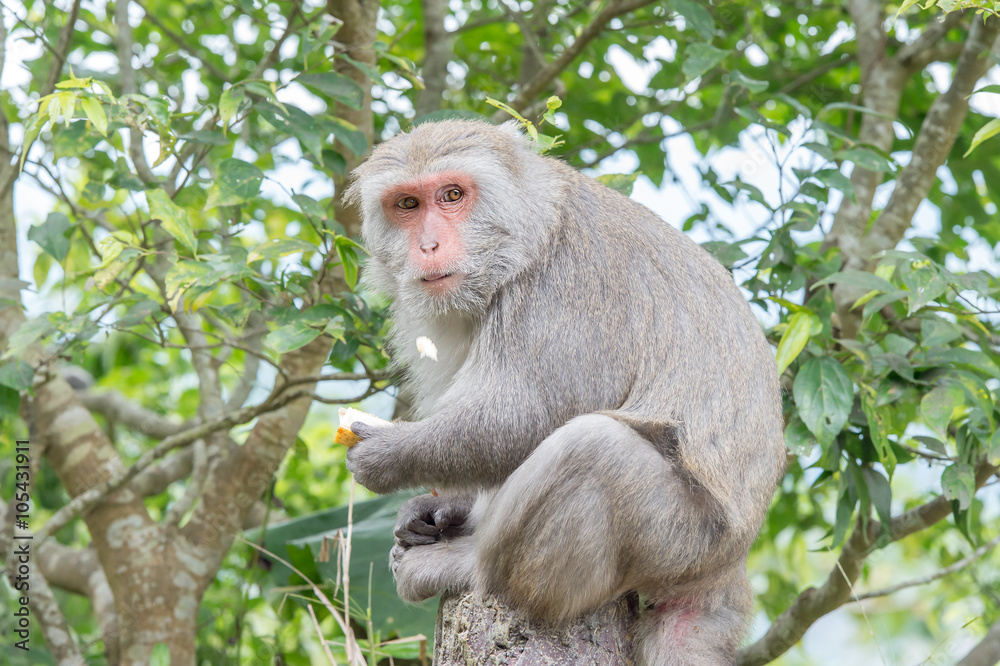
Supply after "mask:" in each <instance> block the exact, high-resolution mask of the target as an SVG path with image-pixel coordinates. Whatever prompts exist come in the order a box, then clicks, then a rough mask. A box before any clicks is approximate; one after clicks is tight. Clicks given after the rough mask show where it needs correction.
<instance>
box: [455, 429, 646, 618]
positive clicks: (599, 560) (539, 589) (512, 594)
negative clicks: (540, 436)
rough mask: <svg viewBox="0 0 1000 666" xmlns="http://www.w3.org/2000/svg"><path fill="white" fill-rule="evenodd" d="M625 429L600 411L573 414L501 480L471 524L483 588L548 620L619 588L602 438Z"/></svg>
mask: <svg viewBox="0 0 1000 666" xmlns="http://www.w3.org/2000/svg"><path fill="white" fill-rule="evenodd" d="M626 430H627V428H625V427H624V426H622V425H621V424H619V423H617V422H616V421H614V420H613V419H611V418H608V417H605V416H597V415H588V416H583V417H579V418H576V419H573V420H572V421H570V422H569V423H567V424H566V425H565V426H563V427H562V428H560V429H559V430H557V431H556V432H555V433H553V434H552V435H551V436H550V437H548V438H547V439H546V440H545V441H543V442H542V443H541V444H540V445H539V447H538V449H537V450H536V451H535V452H534V453H533V454H532V455H531V456H530V457H529V458H528V459H527V460H526V461H525V462H524V464H522V465H521V467H519V468H518V469H517V470H516V471H515V472H514V473H513V474H512V475H511V476H510V477H509V478H508V479H507V481H506V482H505V483H504V485H503V486H502V487H501V488H500V490H499V492H498V493H497V494H496V496H495V497H494V498H493V501H492V502H491V503H490V505H489V507H488V510H487V512H486V515H484V516H483V518H482V519H481V521H480V523H479V524H478V525H477V527H476V530H477V531H476V537H475V538H476V581H477V584H478V586H479V587H480V589H481V590H482V591H484V592H487V593H492V594H498V595H500V596H502V597H504V598H506V599H507V600H509V601H511V602H512V603H514V604H515V605H516V606H517V607H519V608H522V609H525V610H527V611H528V612H529V613H530V614H532V615H533V616H535V617H539V618H543V619H547V620H555V621H563V620H568V619H571V618H575V617H578V616H580V615H582V614H584V613H586V612H589V611H591V610H593V609H595V608H597V607H599V606H601V605H603V604H605V603H607V602H608V601H611V600H612V599H614V598H615V597H616V596H618V595H619V594H620V593H621V592H623V591H624V590H622V589H620V588H621V584H620V583H621V578H620V569H621V568H620V566H619V554H618V539H616V538H615V536H614V534H613V532H612V530H611V526H612V525H613V523H614V520H615V518H614V510H615V508H614V507H615V503H616V500H615V497H614V495H615V486H614V484H608V483H606V476H607V472H608V467H609V466H613V459H614V457H615V454H614V453H609V452H608V447H610V448H612V449H613V448H615V443H614V442H609V438H610V439H612V440H613V439H620V438H622V437H627V436H628V432H626ZM602 479H604V481H602ZM582 572H586V577H587V580H586V584H581V579H580V575H581V573H582Z"/></svg>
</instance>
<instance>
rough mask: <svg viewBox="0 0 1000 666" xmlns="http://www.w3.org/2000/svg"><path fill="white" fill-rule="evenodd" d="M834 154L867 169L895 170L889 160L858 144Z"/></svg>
mask: <svg viewBox="0 0 1000 666" xmlns="http://www.w3.org/2000/svg"><path fill="white" fill-rule="evenodd" d="M836 156H837V157H838V158H839V159H842V160H847V161H849V162H854V164H855V165H856V166H857V167H858V168H861V169H867V170H868V171H878V172H881V173H892V172H893V171H894V170H895V169H894V167H893V163H892V162H891V161H890V160H888V159H886V158H885V157H883V156H882V155H879V154H878V153H876V152H875V151H874V150H871V149H870V148H862V147H860V146H859V147H857V148H848V149H847V150H838V151H837V152H836Z"/></svg>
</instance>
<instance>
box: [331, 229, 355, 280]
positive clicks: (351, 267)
mask: <svg viewBox="0 0 1000 666" xmlns="http://www.w3.org/2000/svg"><path fill="white" fill-rule="evenodd" d="M334 245H335V246H336V247H337V254H338V255H339V256H340V262H341V264H342V265H343V267H344V280H345V281H346V282H347V286H348V287H350V288H351V289H354V287H355V285H357V283H358V254H357V252H356V251H355V247H356V245H357V244H356V243H354V242H353V241H351V239H349V238H347V237H346V236H337V240H336V241H335V242H334Z"/></svg>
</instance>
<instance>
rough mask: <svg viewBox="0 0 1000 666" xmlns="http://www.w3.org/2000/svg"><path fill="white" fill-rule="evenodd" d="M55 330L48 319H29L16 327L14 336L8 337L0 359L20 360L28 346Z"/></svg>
mask: <svg viewBox="0 0 1000 666" xmlns="http://www.w3.org/2000/svg"><path fill="white" fill-rule="evenodd" d="M55 330H56V327H55V324H53V323H52V322H51V321H49V318H48V317H38V318H37V319H29V320H28V321H26V322H24V323H22V324H21V326H20V327H18V329H17V330H16V331H15V332H14V335H12V336H10V340H9V341H8V343H7V349H6V350H5V351H4V353H3V355H2V356H0V359H8V358H20V357H21V355H23V354H24V351H25V350H26V349H27V348H28V347H29V346H31V345H32V344H34V343H35V342H36V341H38V340H40V339H42V338H44V337H45V336H47V335H49V334H51V333H54V332H55Z"/></svg>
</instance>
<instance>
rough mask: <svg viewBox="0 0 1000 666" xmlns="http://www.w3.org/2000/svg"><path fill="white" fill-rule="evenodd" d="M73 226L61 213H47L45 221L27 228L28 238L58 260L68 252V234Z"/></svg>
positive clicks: (63, 257) (60, 260)
mask: <svg viewBox="0 0 1000 666" xmlns="http://www.w3.org/2000/svg"><path fill="white" fill-rule="evenodd" d="M72 231H73V226H72V225H71V224H70V223H69V218H67V217H66V216H65V215H63V214H62V213H49V216H48V217H47V218H45V222H43V223H41V224H39V225H38V226H36V227H31V228H30V229H28V240H30V241H35V242H36V243H38V244H39V245H41V246H42V250H44V251H45V253H46V254H48V255H50V256H51V257H52V258H53V259H55V260H56V261H58V262H62V260H63V259H65V258H66V255H67V254H68V253H69V236H70V233H71V232H72Z"/></svg>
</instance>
